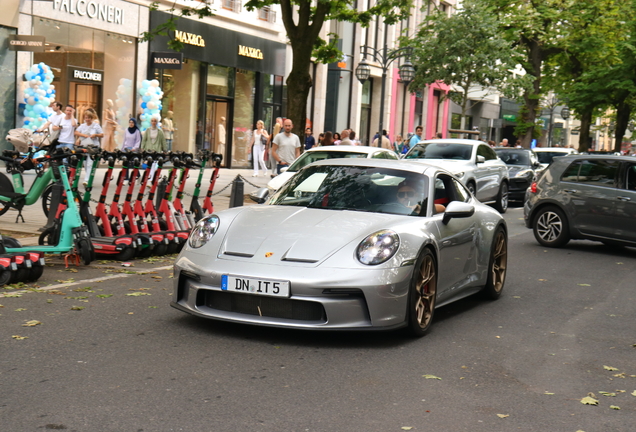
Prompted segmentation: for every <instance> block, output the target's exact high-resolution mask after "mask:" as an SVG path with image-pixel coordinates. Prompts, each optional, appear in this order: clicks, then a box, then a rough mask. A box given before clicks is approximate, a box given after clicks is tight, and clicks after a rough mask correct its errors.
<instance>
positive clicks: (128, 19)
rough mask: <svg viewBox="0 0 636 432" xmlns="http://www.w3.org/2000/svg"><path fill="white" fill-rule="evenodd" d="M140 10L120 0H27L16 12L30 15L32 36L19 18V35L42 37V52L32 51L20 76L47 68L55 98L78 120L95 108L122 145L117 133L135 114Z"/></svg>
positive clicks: (137, 6) (142, 16)
mask: <svg viewBox="0 0 636 432" xmlns="http://www.w3.org/2000/svg"><path fill="white" fill-rule="evenodd" d="M142 10H145V11H147V8H145V7H143V6H140V5H137V4H133V3H128V2H125V1H121V0H108V1H106V0H97V1H93V0H90V1H89V0H54V1H48V2H44V1H26V2H24V5H23V6H22V7H21V10H20V12H21V14H25V15H30V17H29V18H30V19H29V21H30V22H29V24H30V25H29V27H30V29H29V30H30V32H26V31H24V30H26V29H25V28H24V27H26V25H23V23H25V22H26V20H21V27H20V34H32V35H37V36H40V37H44V39H45V50H44V52H35V53H32V54H31V58H30V59H28V61H27V62H26V63H25V64H22V63H20V64H19V65H18V72H19V73H20V74H24V72H25V71H26V70H28V68H29V67H30V65H32V64H39V63H45V64H46V65H48V66H49V67H50V68H51V70H52V71H53V76H54V78H53V83H52V84H53V85H54V86H55V90H56V100H57V101H58V102H61V103H62V104H64V105H66V104H70V105H73V106H74V107H75V108H76V117H77V119H78V121H80V122H81V121H82V115H83V113H84V112H85V111H86V110H87V109H89V108H92V109H94V110H95V111H96V113H97V115H98V117H99V119H100V121H101V122H102V125H103V126H104V129H105V133H106V134H107V135H108V134H112V135H113V136H115V137H116V141H117V145H120V144H121V142H120V141H121V137H122V134H121V131H122V130H123V128H124V127H126V126H127V125H128V118H130V117H131V116H133V115H134V114H135V91H134V89H135V88H136V85H137V83H136V81H137V80H136V70H137V50H138V40H137V36H138V35H139V34H140V33H141V31H143V30H144V28H145V26H143V28H142V24H141V22H140V21H142V20H143V18H144V17H146V16H147V12H146V13H142V12H141V11H142ZM21 69H25V70H21ZM18 102H20V101H18ZM122 107H123V108H124V109H122V110H119V111H118V108H122ZM19 113H20V110H18V114H19ZM110 119H114V120H115V121H116V122H117V124H113V123H112V122H109V121H108V120H110ZM18 121H19V119H18ZM119 125H121V127H120V126H119ZM117 130H118V131H119V132H117V133H116V131H117Z"/></svg>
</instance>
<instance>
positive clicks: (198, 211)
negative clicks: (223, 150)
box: [190, 152, 223, 222]
mask: <svg viewBox="0 0 636 432" xmlns="http://www.w3.org/2000/svg"><path fill="white" fill-rule="evenodd" d="M206 153H207V152H206ZM206 156H207V155H206V154H203V155H202V162H201V170H200V171H199V178H198V180H197V184H196V185H195V188H194V193H193V194H192V201H191V202H190V212H191V213H192V214H193V215H194V220H195V222H199V221H200V220H201V219H202V218H203V216H205V212H207V213H208V214H212V213H214V203H213V202H212V191H213V190H214V184H215V183H216V179H217V178H219V170H220V169H221V161H222V160H223V155H221V154H218V153H211V154H210V158H211V159H212V160H213V161H214V162H213V163H214V169H213V170H212V176H210V185H209V186H208V192H207V193H206V195H205V199H204V200H203V207H201V205H200V204H199V193H200V188H201V178H202V177H203V170H204V167H205V163H204V162H203V159H204V158H206ZM205 160H206V162H207V158H206V159H205Z"/></svg>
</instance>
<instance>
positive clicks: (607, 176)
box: [524, 155, 636, 247]
mask: <svg viewBox="0 0 636 432" xmlns="http://www.w3.org/2000/svg"><path fill="white" fill-rule="evenodd" d="M524 218H525V222H526V226H527V227H528V228H532V229H533V230H534V236H535V238H536V239H537V241H538V242H539V243H540V244H542V245H543V246H548V247H561V246H564V245H566V244H567V243H568V242H569V241H570V240H571V239H588V240H596V241H600V242H603V243H605V244H608V245H620V246H636V158H633V157H629V156H593V155H576V156H564V157H560V158H555V159H554V161H553V162H552V163H551V164H550V166H549V167H548V168H547V169H546V170H545V172H544V173H543V175H542V176H541V177H540V178H539V179H538V180H537V181H536V182H535V183H533V184H532V185H531V186H530V188H528V191H527V192H526V203H525V206H524Z"/></svg>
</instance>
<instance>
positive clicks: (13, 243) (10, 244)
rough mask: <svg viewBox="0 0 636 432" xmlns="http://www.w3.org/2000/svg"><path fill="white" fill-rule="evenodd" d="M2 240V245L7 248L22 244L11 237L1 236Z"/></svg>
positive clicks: (17, 246)
mask: <svg viewBox="0 0 636 432" xmlns="http://www.w3.org/2000/svg"><path fill="white" fill-rule="evenodd" d="M2 241H3V242H4V247H8V248H21V247H22V244H21V243H20V242H19V241H18V240H17V239H14V238H13V237H7V236H2Z"/></svg>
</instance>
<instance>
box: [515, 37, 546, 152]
mask: <svg viewBox="0 0 636 432" xmlns="http://www.w3.org/2000/svg"><path fill="white" fill-rule="evenodd" d="M523 41H524V44H525V46H526V50H527V54H528V63H529V64H528V66H529V67H528V66H527V67H526V71H527V72H528V73H529V74H530V75H532V76H533V77H534V81H532V90H531V91H526V93H525V94H524V95H523V100H524V103H525V108H526V109H525V110H524V111H523V112H522V115H521V121H522V122H523V123H525V124H526V125H527V129H526V130H525V133H523V134H521V136H519V139H521V145H522V147H524V148H530V144H531V142H532V139H533V138H534V128H535V127H536V125H535V123H536V120H537V110H538V109H539V96H540V95H541V65H542V63H543V52H542V50H541V46H540V45H539V41H537V39H527V38H523Z"/></svg>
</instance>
